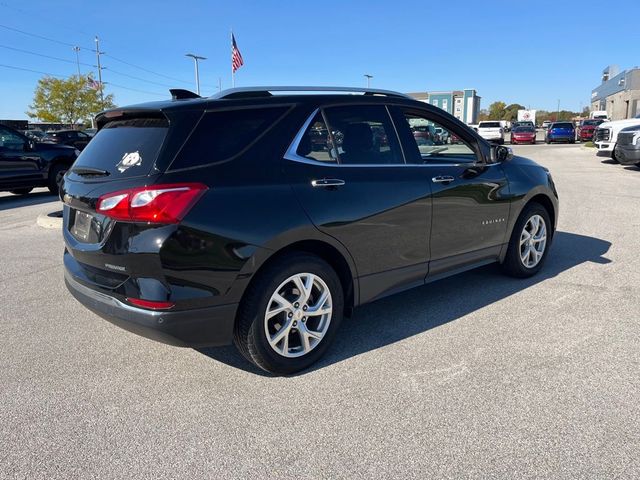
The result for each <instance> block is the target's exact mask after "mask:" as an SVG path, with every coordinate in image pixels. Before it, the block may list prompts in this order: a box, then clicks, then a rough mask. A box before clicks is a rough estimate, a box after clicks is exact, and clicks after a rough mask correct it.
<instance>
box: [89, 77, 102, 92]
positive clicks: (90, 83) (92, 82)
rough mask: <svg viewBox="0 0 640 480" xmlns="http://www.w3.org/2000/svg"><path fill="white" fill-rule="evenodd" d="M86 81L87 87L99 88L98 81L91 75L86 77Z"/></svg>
mask: <svg viewBox="0 0 640 480" xmlns="http://www.w3.org/2000/svg"><path fill="white" fill-rule="evenodd" d="M87 83H88V84H89V88H93V89H94V90H99V89H100V82H96V81H95V80H94V79H93V78H92V77H87Z"/></svg>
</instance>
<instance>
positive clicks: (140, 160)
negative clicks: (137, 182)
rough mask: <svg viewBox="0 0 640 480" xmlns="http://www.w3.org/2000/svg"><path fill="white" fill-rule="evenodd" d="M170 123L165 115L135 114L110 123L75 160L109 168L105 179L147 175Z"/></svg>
mask: <svg viewBox="0 0 640 480" xmlns="http://www.w3.org/2000/svg"><path fill="white" fill-rule="evenodd" d="M168 129H169V125H168V123H167V121H166V120H165V119H159V118H136V119H129V120H118V121H113V122H109V123H107V124H106V125H105V126H104V127H102V129H101V130H100V131H99V132H98V133H97V134H96V136H95V137H93V139H92V140H91V141H90V142H89V143H88V144H87V146H86V147H85V149H84V150H83V151H82V154H81V155H80V156H79V157H78V159H77V160H76V162H75V163H74V164H73V168H72V171H73V170H75V169H77V168H79V167H92V168H96V169H100V170H106V171H107V172H109V175H108V177H104V178H103V179H104V180H117V179H120V178H127V177H135V176H140V175H147V174H148V173H149V172H150V171H151V168H152V167H153V165H154V164H155V162H156V160H157V159H158V154H159V153H160V149H161V148H162V144H163V142H164V139H165V137H166V135H167V131H168Z"/></svg>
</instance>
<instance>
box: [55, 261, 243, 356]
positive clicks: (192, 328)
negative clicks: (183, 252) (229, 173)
mask: <svg viewBox="0 0 640 480" xmlns="http://www.w3.org/2000/svg"><path fill="white" fill-rule="evenodd" d="M65 283H66V285H67V289H68V290H69V292H70V293H71V294H72V295H73V296H74V297H75V298H76V299H77V300H78V301H79V302H80V303H82V304H83V305H84V306H85V307H87V308H88V309H89V310H91V311H92V312H94V313H96V314H97V315H99V316H100V317H102V318H104V319H105V320H108V321H109V322H111V323H113V324H114V325H117V326H119V327H121V328H123V329H125V330H128V331H130V332H133V333H136V334H138V335H141V336H143V337H147V338H150V339H152V340H156V341H159V342H162V343H167V344H169V345H175V346H180V347H212V346H220V345H229V344H231V342H232V341H233V326H234V321H235V314H236V310H237V308H238V305H237V304H229V305H220V306H216V307H207V308H198V309H192V310H181V311H175V312H172V311H154V310H146V309H143V308H137V307H133V306H131V305H127V304H125V303H123V302H121V301H120V300H118V299H117V298H115V297H112V296H109V295H106V294H104V293H102V292H99V291H97V290H94V289H92V288H89V287H87V286H85V285H83V284H81V283H80V282H78V281H77V280H75V279H74V278H73V275H72V274H71V273H69V272H68V271H67V270H66V269H65Z"/></svg>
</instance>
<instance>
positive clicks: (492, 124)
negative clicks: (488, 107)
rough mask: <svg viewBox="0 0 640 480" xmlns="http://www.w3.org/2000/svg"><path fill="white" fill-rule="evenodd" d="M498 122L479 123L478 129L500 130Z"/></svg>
mask: <svg viewBox="0 0 640 480" xmlns="http://www.w3.org/2000/svg"><path fill="white" fill-rule="evenodd" d="M500 126H501V125H500V122H480V125H478V128H500Z"/></svg>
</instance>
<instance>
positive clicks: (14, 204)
mask: <svg viewBox="0 0 640 480" xmlns="http://www.w3.org/2000/svg"><path fill="white" fill-rule="evenodd" d="M56 201H60V199H59V198H58V196H57V195H54V194H52V193H49V192H48V191H46V192H36V193H28V194H26V195H14V194H12V193H8V194H6V195H2V196H0V211H2V210H9V209H11V208H19V207H29V206H31V205H40V204H42V203H49V202H56Z"/></svg>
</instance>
